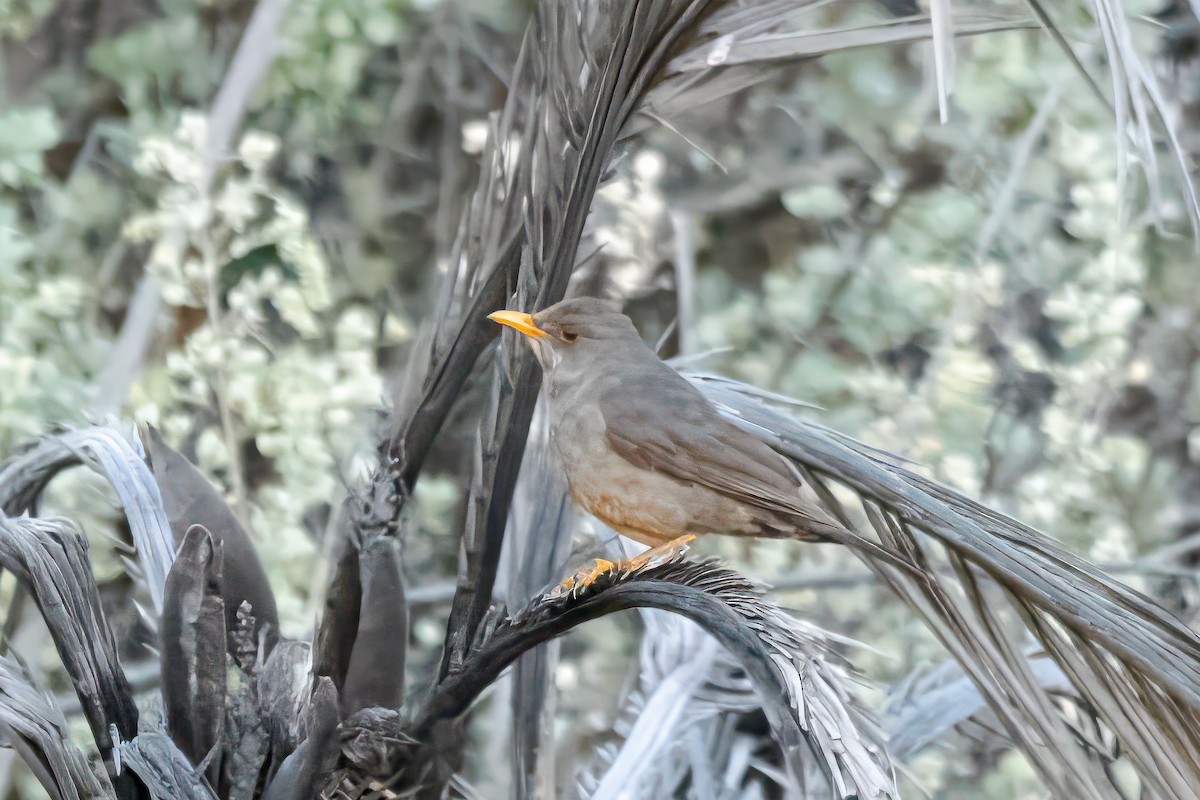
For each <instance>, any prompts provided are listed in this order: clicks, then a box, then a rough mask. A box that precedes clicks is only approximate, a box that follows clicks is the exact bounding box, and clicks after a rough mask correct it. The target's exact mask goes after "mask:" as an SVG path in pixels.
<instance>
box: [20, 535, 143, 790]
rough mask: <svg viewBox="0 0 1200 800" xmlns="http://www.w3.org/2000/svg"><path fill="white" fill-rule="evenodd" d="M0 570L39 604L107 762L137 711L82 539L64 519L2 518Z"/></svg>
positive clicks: (129, 733)
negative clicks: (113, 733)
mask: <svg viewBox="0 0 1200 800" xmlns="http://www.w3.org/2000/svg"><path fill="white" fill-rule="evenodd" d="M0 566H3V567H4V568H5V569H7V570H8V571H9V572H12V573H13V574H14V575H15V576H16V577H17V580H19V581H20V582H21V583H22V584H23V585H24V586H25V587H26V588H27V589H28V590H29V593H30V595H31V596H32V597H33V599H34V601H35V602H36V603H37V606H38V609H39V610H40V611H41V614H42V617H43V619H45V621H46V626H47V627H48V628H49V629H50V636H51V638H52V639H53V640H54V645H55V647H56V648H57V649H58V654H59V657H60V658H61V659H62V662H63V666H64V667H65V668H66V671H67V674H68V675H70V677H71V683H72V684H73V686H74V688H75V693H76V694H77V695H78V697H79V703H80V706H81V707H82V709H83V715H84V718H85V719H87V722H88V726H89V727H90V728H91V731H92V736H93V737H94V738H95V740H96V745H97V747H98V748H99V750H100V755H101V756H102V757H103V758H105V759H106V760H108V759H110V758H112V757H113V746H114V740H113V739H112V738H111V737H110V730H116V731H118V732H119V733H120V735H122V736H132V735H133V734H135V733H136V732H137V722H138V712H137V708H136V707H135V706H134V704H133V695H132V693H131V691H130V689H129V683H128V682H127V681H126V679H125V673H124V671H123V670H122V669H121V664H120V660H119V659H118V658H117V644H116V641H115V640H114V638H113V635H112V631H111V630H110V629H109V627H108V624H107V622H106V621H105V619H104V611H103V610H102V609H101V606H100V595H99V591H98V590H97V588H96V580H95V578H93V577H92V570H91V564H90V562H89V561H88V557H87V540H86V539H84V538H83V536H81V535H80V534H79V533H78V532H77V531H75V530H74V529H73V528H72V527H71V526H70V525H69V524H68V523H67V522H66V521H64V520H50V519H31V518H29V517H8V516H4V515H0ZM121 788H122V787H120V786H118V796H122V797H123V796H125V794H124V793H122V792H121ZM125 788H126V790H127V789H128V786H126V787H125Z"/></svg>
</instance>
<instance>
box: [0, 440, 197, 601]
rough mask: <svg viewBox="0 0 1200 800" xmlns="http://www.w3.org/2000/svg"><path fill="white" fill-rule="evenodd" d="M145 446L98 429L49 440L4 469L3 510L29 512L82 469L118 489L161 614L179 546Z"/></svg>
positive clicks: (1, 479) (0, 475) (0, 504)
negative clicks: (57, 481)
mask: <svg viewBox="0 0 1200 800" xmlns="http://www.w3.org/2000/svg"><path fill="white" fill-rule="evenodd" d="M144 459H145V454H144V452H143V451H142V446H141V442H139V441H138V440H137V439H134V438H130V437H127V436H126V435H124V434H123V433H121V432H120V431H119V430H117V429H115V428H110V427H104V426H97V427H92V428H81V429H79V430H72V431H66V432H64V433H60V434H56V435H53V436H47V437H45V438H43V439H41V440H39V441H38V442H37V443H36V444H34V445H33V446H32V447H30V448H28V449H27V450H25V451H24V452H22V453H20V454H19V455H17V456H15V457H13V458H12V459H10V460H9V461H8V463H6V464H5V465H4V466H3V468H0V508H2V509H3V510H4V511H5V513H7V514H9V515H16V514H20V513H21V512H22V511H26V510H29V509H31V508H32V507H33V504H34V503H35V502H36V501H37V498H38V496H39V495H40V494H41V493H42V492H43V491H44V490H45V488H46V486H47V484H49V483H50V481H51V480H53V478H54V476H55V475H57V474H58V473H60V472H62V471H63V470H65V469H69V468H71V467H74V466H77V465H83V466H86V467H89V468H90V469H92V470H94V471H96V472H98V473H100V474H101V475H103V476H104V477H105V478H106V479H108V482H109V484H110V485H111V486H112V487H113V491H114V492H116V495H117V499H118V500H119V501H120V503H121V506H122V508H123V509H124V511H125V517H126V519H127V520H128V521H129V529H130V531H131V533H132V534H133V543H134V546H135V547H136V548H137V551H138V567H139V569H140V570H141V573H142V575H143V576H144V578H145V582H146V588H147V590H148V591H149V592H150V597H151V600H152V601H153V603H154V608H155V610H156V611H161V610H162V591H163V584H164V582H165V581H166V578H167V571H168V570H169V569H170V568H171V562H172V561H173V560H174V558H175V541H174V539H173V538H172V536H171V527H170V523H169V522H168V520H167V513H166V511H165V510H164V508H163V502H162V495H161V494H160V493H159V491H158V485H157V484H156V483H155V481H154V476H153V475H151V473H150V470H149V469H148V468H147V466H146V462H145V460H144Z"/></svg>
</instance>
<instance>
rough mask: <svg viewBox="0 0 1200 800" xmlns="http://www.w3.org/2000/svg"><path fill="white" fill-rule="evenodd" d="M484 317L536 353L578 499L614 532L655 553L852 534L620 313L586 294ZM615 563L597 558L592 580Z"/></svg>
mask: <svg viewBox="0 0 1200 800" xmlns="http://www.w3.org/2000/svg"><path fill="white" fill-rule="evenodd" d="M488 319H491V320H493V321H495V322H498V323H500V324H501V325H507V326H508V327H510V328H513V329H514V330H516V331H518V332H519V333H521V334H523V335H524V337H525V340H526V341H527V342H528V343H529V346H530V347H531V348H533V353H534V355H535V356H536V358H537V360H538V363H540V364H541V365H542V370H543V372H544V378H543V380H544V381H545V384H546V389H547V390H548V391H547V394H548V397H549V409H548V411H549V418H550V436H551V440H552V441H553V442H554V448H555V450H556V451H557V453H558V456H559V458H560V460H561V462H562V468H563V470H564V471H565V473H566V477H567V482H568V485H569V487H570V493H571V497H572V498H574V500H575V502H577V503H578V504H579V505H580V506H582V507H583V508H584V509H585V510H586V511H587V512H589V513H590V514H592V515H593V516H595V517H596V518H598V519H599V520H600V521H602V522H604V523H605V524H606V525H608V526H609V527H611V528H612V529H613V530H615V531H617V532H618V533H621V534H624V535H625V536H628V537H629V538H631V539H634V540H636V541H638V542H641V543H643V544H646V545H650V546H651V547H652V548H659V549H662V548H671V547H674V546H676V545H677V544H679V543H680V541H681V539H682V540H683V541H686V540H687V539H690V538H691V537H692V536H695V535H702V534H709V533H719V534H727V535H731V536H754V537H771V538H792V539H802V540H807V541H845V540H846V539H847V538H848V537H850V536H851V534H850V532H849V531H848V530H846V528H845V527H844V526H842V525H841V523H839V522H838V521H837V520H836V519H835V518H834V517H833V516H832V515H830V514H829V513H828V512H827V511H826V510H825V509H824V507H823V506H822V505H821V502H820V500H819V498H818V496H817V494H816V492H814V491H813V490H812V488H811V487H810V486H809V485H808V484H807V483H806V482H805V481H804V480H802V478H801V476H800V474H799V473H798V472H797V471H796V469H795V467H794V466H793V465H792V464H791V463H789V462H788V461H787V460H786V459H784V458H783V456H781V455H779V454H778V453H776V452H775V451H774V450H772V449H771V448H770V447H769V446H767V445H766V444H764V443H763V442H761V441H759V440H758V439H756V438H754V437H753V436H751V435H750V434H749V433H747V432H745V431H743V430H742V429H741V428H738V427H737V426H736V425H734V424H733V423H731V422H729V421H728V420H726V419H725V418H724V417H722V416H721V414H720V413H719V412H718V411H717V409H716V407H715V406H713V404H712V403H711V402H709V400H708V399H707V398H705V397H704V395H702V394H701V393H700V391H699V390H697V389H696V388H695V387H694V386H692V385H691V383H689V382H688V381H687V380H686V379H685V378H683V377H682V376H680V375H679V374H678V373H677V372H676V371H675V370H674V369H672V368H671V367H670V366H668V365H667V364H666V363H664V362H663V361H662V360H661V359H660V358H659V357H658V356H657V355H656V354H655V352H654V351H653V350H652V349H650V347H649V346H648V345H647V344H646V343H645V342H644V341H642V338H641V336H639V335H638V332H637V330H636V329H635V328H634V326H633V322H632V321H631V320H630V319H629V317H627V316H625V315H624V314H622V313H621V312H620V311H619V310H618V309H617V307H616V305H615V304H613V303H610V302H607V301H604V300H599V299H596V298H590V297H582V298H576V299H571V300H563V301H562V302H560V303H557V304H555V305H552V306H550V307H549V308H547V309H545V310H543V311H540V312H538V313H537V314H534V315H530V314H526V313H522V312H519V311H497V312H495V313H493V314H490V315H489V316H488ZM652 552H653V551H652ZM611 566H612V565H611V564H610V563H609V562H606V561H604V560H602V559H601V560H599V561H598V562H597V566H596V569H595V570H593V573H592V575H591V576H590V577H592V578H594V577H595V575H597V574H599V572H601V571H603V570H605V569H608V568H610V567H611Z"/></svg>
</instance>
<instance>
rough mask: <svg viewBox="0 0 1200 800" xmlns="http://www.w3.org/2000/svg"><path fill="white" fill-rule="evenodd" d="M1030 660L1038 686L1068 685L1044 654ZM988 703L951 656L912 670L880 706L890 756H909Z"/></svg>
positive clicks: (1063, 687)
mask: <svg viewBox="0 0 1200 800" xmlns="http://www.w3.org/2000/svg"><path fill="white" fill-rule="evenodd" d="M1029 661H1030V664H1029V668H1030V672H1031V673H1032V674H1033V676H1034V678H1035V679H1036V680H1037V682H1038V685H1040V686H1042V687H1043V688H1045V689H1048V690H1051V691H1054V690H1063V691H1070V690H1071V684H1070V682H1069V681H1068V680H1067V678H1066V676H1065V675H1064V674H1063V671H1062V670H1061V669H1060V668H1059V666H1058V665H1057V664H1055V663H1054V662H1053V661H1051V660H1050V659H1049V658H1046V657H1045V656H1038V657H1033V658H1031V659H1029ZM987 707H988V705H987V700H986V699H985V698H984V696H983V694H982V693H981V692H980V691H979V688H978V687H977V686H976V685H975V684H974V683H973V682H972V681H971V679H970V678H969V677H967V676H966V675H965V674H964V673H963V669H962V667H961V666H959V664H958V662H956V661H945V662H942V663H941V664H939V665H938V666H937V667H934V668H933V669H921V670H918V671H916V672H913V673H912V674H911V675H909V676H908V677H906V678H905V679H904V680H902V681H900V682H899V683H898V684H897V685H896V686H894V687H892V689H891V691H889V692H888V697H887V702H886V703H885V706H884V710H883V720H882V721H883V725H884V729H885V730H886V731H887V733H888V747H889V748H890V750H891V752H892V756H893V757H894V758H895V759H896V760H898V761H907V760H909V759H911V758H913V757H914V756H916V755H918V754H919V753H921V752H922V751H923V750H924V749H925V748H926V747H928V746H930V745H932V744H934V743H935V742H937V741H939V740H941V739H942V737H943V736H945V735H946V733H947V731H949V730H950V729H952V728H954V727H955V726H956V725H960V724H961V723H963V722H966V721H967V720H969V719H971V718H972V717H974V716H976V715H977V714H979V713H980V712H982V711H984V710H985V709H987Z"/></svg>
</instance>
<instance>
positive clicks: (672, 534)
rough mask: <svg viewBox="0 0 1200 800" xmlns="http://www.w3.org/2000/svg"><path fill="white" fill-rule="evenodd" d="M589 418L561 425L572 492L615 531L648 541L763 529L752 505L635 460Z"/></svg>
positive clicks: (560, 445)
mask: <svg viewBox="0 0 1200 800" xmlns="http://www.w3.org/2000/svg"><path fill="white" fill-rule="evenodd" d="M600 426H601V427H600V428H599V429H597V428H596V426H595V424H594V423H593V422H592V421H590V420H586V419H573V420H564V421H563V422H562V424H560V425H559V426H557V427H556V429H555V431H554V434H555V437H554V438H555V447H556V450H557V451H558V454H559V456H560V457H561V459H562V462H563V468H564V471H565V472H566V476H567V482H568V484H569V486H570V491H571V496H572V498H574V500H575V502H577V503H578V504H579V505H580V506H582V507H583V509H584V510H586V511H587V512H588V513H589V514H591V515H592V516H594V517H596V518H597V519H599V520H600V521H601V522H603V523H605V524H606V525H608V526H609V527H610V528H612V529H613V530H615V531H617V532H618V533H621V534H623V535H625V536H628V537H629V538H631V539H634V540H636V541H639V542H642V543H643V544H648V545H657V544H662V543H664V542H668V541H670V540H672V539H675V538H677V537H679V536H682V535H683V534H685V533H692V534H704V533H725V534H735V535H736V534H747V533H753V532H755V531H756V530H757V529H758V528H759V524H758V521H756V519H755V517H756V516H757V515H756V514H755V513H754V512H753V511H752V510H751V509H750V508H748V507H747V506H745V505H743V504H741V503H738V502H737V501H735V500H732V499H731V498H729V497H726V496H725V495H722V494H719V493H717V492H714V491H712V490H711V489H708V488H706V487H703V486H698V485H696V484H691V483H684V482H682V481H678V480H676V479H674V478H672V477H670V476H669V475H664V474H662V473H659V472H653V471H651V470H646V469H642V468H640V467H637V466H634V465H633V464H630V463H629V462H628V461H626V460H625V459H623V458H621V457H620V456H619V455H617V454H616V453H614V452H613V451H612V450H611V449H609V447H608V441H607V438H606V436H605V433H604V431H603V427H602V426H603V422H602V421H601V422H600Z"/></svg>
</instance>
